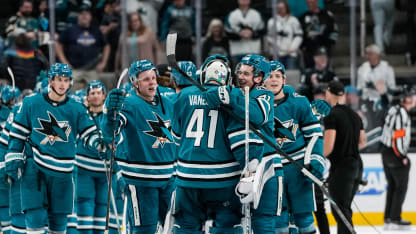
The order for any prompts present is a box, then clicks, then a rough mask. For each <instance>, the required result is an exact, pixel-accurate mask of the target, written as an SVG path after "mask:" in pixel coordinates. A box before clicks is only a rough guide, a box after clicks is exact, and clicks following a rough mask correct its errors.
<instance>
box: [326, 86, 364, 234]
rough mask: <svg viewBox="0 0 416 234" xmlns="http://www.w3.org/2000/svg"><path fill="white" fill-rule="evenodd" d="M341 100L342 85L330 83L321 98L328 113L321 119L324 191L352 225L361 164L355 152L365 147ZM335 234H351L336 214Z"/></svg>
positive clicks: (361, 133)
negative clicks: (326, 164) (326, 170)
mask: <svg viewBox="0 0 416 234" xmlns="http://www.w3.org/2000/svg"><path fill="white" fill-rule="evenodd" d="M343 98H344V85H343V84H342V83H341V82H340V81H331V82H330V83H329V85H328V89H327V91H326V94H325V99H326V101H327V102H328V103H329V104H330V105H331V107H332V109H331V112H330V113H329V115H328V116H326V117H325V118H324V125H325V134H324V156H325V157H327V158H328V159H329V161H330V162H331V167H330V169H329V177H328V190H329V194H330V195H331V197H332V199H333V200H334V201H335V202H336V203H337V205H338V206H339V208H340V209H341V211H342V213H343V214H344V215H345V218H346V219H347V220H348V222H349V223H350V224H351V225H352V210H351V203H352V200H353V198H354V195H355V193H356V192H357V190H358V185H359V183H360V182H361V178H362V170H363V164H362V160H361V156H360V153H359V149H361V148H363V147H364V146H365V145H366V142H367V140H366V136H365V132H364V129H363V123H362V121H361V119H360V117H359V116H358V115H357V114H356V113H355V112H354V111H353V110H351V109H350V108H349V107H347V106H346V105H343V104H340V103H341V102H342V100H343ZM332 211H333V212H332V213H333V214H334V217H335V220H336V221H337V223H338V229H337V230H338V234H347V233H351V232H350V231H349V230H348V229H347V227H346V225H345V224H344V223H343V221H342V220H341V218H340V217H339V216H338V214H337V212H334V209H332Z"/></svg>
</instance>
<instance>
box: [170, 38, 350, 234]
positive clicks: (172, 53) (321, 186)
mask: <svg viewBox="0 0 416 234" xmlns="http://www.w3.org/2000/svg"><path fill="white" fill-rule="evenodd" d="M176 39H177V34H176V33H171V34H168V37H167V40H166V55H167V60H168V64H169V66H171V67H172V68H175V69H176V70H177V71H178V72H179V73H180V74H181V75H183V76H184V77H185V78H186V79H187V80H188V81H189V82H191V83H192V84H193V85H195V86H196V87H197V88H198V89H199V90H201V91H206V88H204V87H203V86H202V85H201V84H200V83H198V82H196V81H195V80H194V79H192V78H191V77H189V76H188V74H186V73H185V72H183V71H182V70H181V69H179V66H178V64H177V61H176V55H175V47H176ZM220 110H222V111H225V112H226V113H227V114H229V115H230V116H231V117H233V118H234V119H236V120H237V121H239V122H240V123H241V124H244V119H242V118H241V117H240V116H237V115H236V114H235V113H234V112H233V111H232V110H231V109H230V108H228V107H226V106H223V105H221V106H220ZM249 127H250V130H251V131H253V132H254V134H256V135H257V136H258V137H260V138H261V139H262V140H263V141H264V142H265V143H266V144H268V145H270V146H271V147H273V148H274V149H275V150H276V152H277V153H278V154H280V155H282V156H283V157H284V158H285V159H287V160H288V161H289V162H290V163H291V164H293V165H295V166H296V167H297V168H298V169H299V170H300V171H301V172H302V173H303V174H304V175H305V176H306V177H308V178H310V179H311V180H312V181H313V182H314V183H315V184H316V185H318V187H319V189H321V190H322V192H323V193H324V194H325V196H327V197H328V200H329V201H330V202H331V204H332V206H333V207H334V209H335V211H336V212H337V214H338V215H339V216H340V218H341V220H342V221H343V223H344V224H345V226H347V228H348V230H349V231H350V232H351V233H352V234H355V233H356V232H355V231H354V228H353V226H352V225H351V224H350V223H349V222H348V221H347V219H346V217H345V215H344V214H343V213H342V211H341V209H340V208H339V206H338V205H337V204H336V203H335V201H334V200H333V199H332V198H331V197H330V195H329V193H328V191H327V190H326V188H325V186H324V184H323V182H322V181H321V180H319V179H318V178H317V177H315V176H314V175H313V174H312V173H310V172H309V171H308V170H307V169H306V168H305V167H303V166H302V165H300V164H299V163H298V162H296V161H295V160H293V159H292V158H291V157H290V156H289V155H288V154H286V153H285V152H283V151H282V150H281V149H280V148H279V147H278V146H276V145H275V144H274V143H273V142H272V141H270V140H269V139H268V138H267V137H266V136H264V135H263V134H262V133H261V132H260V131H258V130H257V129H256V128H255V127H254V126H253V125H252V124H251V123H249Z"/></svg>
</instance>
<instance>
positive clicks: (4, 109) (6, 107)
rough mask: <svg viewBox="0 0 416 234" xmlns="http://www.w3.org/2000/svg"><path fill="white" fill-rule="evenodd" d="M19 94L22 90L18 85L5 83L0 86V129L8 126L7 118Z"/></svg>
mask: <svg viewBox="0 0 416 234" xmlns="http://www.w3.org/2000/svg"><path fill="white" fill-rule="evenodd" d="M19 96H20V90H19V88H17V87H12V86H10V85H5V86H3V87H1V88H0V101H1V105H0V131H1V130H2V129H3V128H4V127H5V126H6V120H7V118H8V117H9V114H10V111H11V109H12V107H13V105H14V104H15V103H16V102H17V99H18V97H19Z"/></svg>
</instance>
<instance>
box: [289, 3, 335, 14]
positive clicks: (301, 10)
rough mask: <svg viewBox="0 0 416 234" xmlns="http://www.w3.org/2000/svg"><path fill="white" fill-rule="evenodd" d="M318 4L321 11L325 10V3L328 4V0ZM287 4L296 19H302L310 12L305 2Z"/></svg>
mask: <svg viewBox="0 0 416 234" xmlns="http://www.w3.org/2000/svg"><path fill="white" fill-rule="evenodd" d="M318 2H319V3H318V5H319V8H321V9H324V8H325V3H328V1H327V0H319V1H318ZM287 3H288V4H289V7H290V9H291V12H292V15H293V16H295V17H296V18H300V17H301V16H302V15H303V14H305V12H307V11H308V5H307V4H306V2H305V1H303V0H287Z"/></svg>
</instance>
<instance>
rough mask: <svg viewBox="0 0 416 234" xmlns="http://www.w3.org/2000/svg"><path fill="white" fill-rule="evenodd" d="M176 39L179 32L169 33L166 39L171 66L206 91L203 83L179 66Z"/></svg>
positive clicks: (167, 54)
mask: <svg viewBox="0 0 416 234" xmlns="http://www.w3.org/2000/svg"><path fill="white" fill-rule="evenodd" d="M176 39H177V33H169V34H168V37H167V39H166V56H167V59H168V64H169V66H170V67H171V68H172V69H175V70H177V71H178V72H179V73H180V74H181V75H183V76H184V77H185V78H186V79H187V80H188V81H189V82H191V83H192V84H193V85H195V86H196V87H197V88H199V89H200V90H201V91H206V88H204V87H202V85H201V84H199V83H198V82H197V81H196V80H194V79H192V78H190V77H189V76H188V74H186V72H184V71H182V69H180V68H179V65H178V63H177V61H176V55H175V50H176V49H175V47H176Z"/></svg>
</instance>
